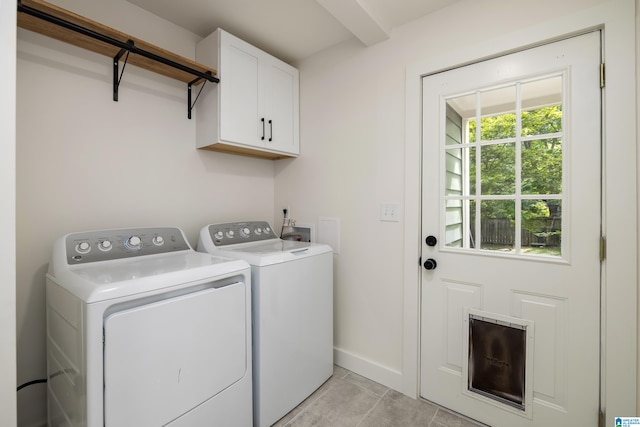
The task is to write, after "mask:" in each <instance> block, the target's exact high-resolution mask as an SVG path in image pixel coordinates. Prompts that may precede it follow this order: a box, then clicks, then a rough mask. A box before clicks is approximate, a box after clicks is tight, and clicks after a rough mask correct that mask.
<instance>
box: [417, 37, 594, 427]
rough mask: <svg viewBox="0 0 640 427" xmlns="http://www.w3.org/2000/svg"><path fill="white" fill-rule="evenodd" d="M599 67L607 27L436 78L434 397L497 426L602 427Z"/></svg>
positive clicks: (429, 355) (430, 175)
mask: <svg viewBox="0 0 640 427" xmlns="http://www.w3.org/2000/svg"><path fill="white" fill-rule="evenodd" d="M599 64H600V34H599V32H593V33H589V34H586V35H582V36H579V37H574V38H571V39H567V40H563V41H559V42H555V43H552V44H547V45H544V46H540V47H536V48H532V49H529V50H526V51H522V52H518V53H514V54H510V55H507V56H503V57H500V58H496V59H492V60H488V61H484V62H480V63H477V64H473V65H469V66H465V67H461V68H457V69H454V70H451V71H446V72H443V73H439V74H435V75H431V76H426V77H425V78H424V79H423V94H424V95H423V112H424V117H423V183H422V186H423V201H422V234H423V235H422V239H423V240H422V242H423V243H422V262H423V263H425V268H423V270H422V271H423V273H422V285H421V286H422V296H421V298H422V301H421V304H422V308H421V310H422V316H421V319H422V320H421V322H422V323H421V362H420V363H421V378H420V387H421V395H422V397H424V398H425V399H428V400H430V401H433V402H436V403H438V404H440V405H443V406H445V407H447V408H450V409H452V410H454V411H457V412H460V413H462V414H465V415H467V416H469V417H471V418H473V419H476V420H479V421H482V422H483V423H486V424H489V425H491V426H495V427H499V426H509V427H511V426H529V425H531V426H534V425H535V426H561V425H567V426H568V425H572V426H578V425H580V426H596V425H597V418H598V411H599V390H600V389H599V366H600V364H599V363H600V360H599V356H600V244H599V242H600V217H601V214H600V213H601V208H600V202H601V199H600V198H601V174H600V165H601V160H600V84H599V82H600V73H599V69H600V67H599ZM429 236H432V237H431V238H429V239H427V238H428V237H429ZM427 240H428V242H427ZM427 268H431V269H427Z"/></svg>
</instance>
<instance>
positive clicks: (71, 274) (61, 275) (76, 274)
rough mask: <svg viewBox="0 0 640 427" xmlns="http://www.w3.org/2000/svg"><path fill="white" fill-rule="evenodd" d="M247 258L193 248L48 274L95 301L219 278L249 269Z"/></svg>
mask: <svg viewBox="0 0 640 427" xmlns="http://www.w3.org/2000/svg"><path fill="white" fill-rule="evenodd" d="M248 268H249V266H248V265H247V263H246V262H244V261H240V260H230V259H227V258H222V257H219V256H213V255H209V254H204V253H200V252H195V251H193V250H191V249H189V250H186V251H182V252H174V253H166V254H158V255H149V256H145V257H139V258H129V259H120V260H111V261H103V262H97V263H90V264H84V265H81V266H74V267H73V268H70V269H66V270H62V271H57V272H56V273H55V274H53V273H49V274H47V277H48V278H49V279H50V280H53V281H54V282H56V283H57V284H58V285H60V286H61V287H63V288H64V289H67V290H68V291H69V292H71V293H73V294H74V295H76V296H77V297H78V298H80V299H81V300H83V301H85V302H88V303H91V302H97V301H104V300H108V299H112V298H118V297H123V296H130V295H135V294H141V293H145V292H151V291H155V290H158V289H163V288H167V287H171V286H175V285H181V284H185V283H189V282H196V281H202V280H207V279H211V280H213V279H216V278H219V277H221V276H228V275H232V274H234V273H239V272H240V271H242V270H243V269H248Z"/></svg>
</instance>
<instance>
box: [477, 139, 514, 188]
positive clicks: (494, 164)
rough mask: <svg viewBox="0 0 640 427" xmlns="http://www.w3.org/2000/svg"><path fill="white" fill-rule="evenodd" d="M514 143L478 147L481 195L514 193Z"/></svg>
mask: <svg viewBox="0 0 640 427" xmlns="http://www.w3.org/2000/svg"><path fill="white" fill-rule="evenodd" d="M515 163H516V150H515V144H513V143H507V144H493V145H485V146H482V147H481V148H480V183H481V190H482V194H483V195H498V194H500V195H505V194H514V193H515V187H516V173H515Z"/></svg>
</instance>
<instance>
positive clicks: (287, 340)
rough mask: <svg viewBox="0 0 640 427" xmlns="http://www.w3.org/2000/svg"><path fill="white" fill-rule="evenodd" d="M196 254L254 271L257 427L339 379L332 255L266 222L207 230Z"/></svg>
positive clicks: (254, 359) (207, 227)
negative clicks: (231, 261) (242, 263)
mask: <svg viewBox="0 0 640 427" xmlns="http://www.w3.org/2000/svg"><path fill="white" fill-rule="evenodd" d="M197 250H198V251H203V252H209V253H212V254H216V255H220V256H223V257H228V258H234V259H242V260H245V261H247V262H248V263H249V264H250V265H251V278H252V298H253V351H254V353H253V377H254V382H253V388H254V397H253V403H254V410H253V415H254V426H255V427H268V426H271V425H272V424H274V423H275V422H276V421H278V420H279V419H280V418H282V416H284V415H286V414H287V413H288V412H289V411H291V410H292V409H294V408H295V407H296V406H297V405H298V404H299V403H300V402H302V401H303V400H304V399H305V398H307V397H308V396H309V395H310V394H311V393H313V392H314V391H315V390H316V389H317V388H318V387H320V386H321V385H322V384H323V383H324V382H325V381H326V380H327V379H328V378H329V377H330V376H331V375H332V374H333V251H332V249H331V247H329V246H327V245H323V244H314V243H307V242H296V241H290V240H281V239H280V238H278V237H277V236H276V235H275V233H274V232H273V230H272V229H271V227H270V226H269V224H268V223H267V222H264V221H258V222H239V223H224V224H212V225H208V226H206V227H204V228H203V229H202V230H201V231H200V239H199V240H198V247H197Z"/></svg>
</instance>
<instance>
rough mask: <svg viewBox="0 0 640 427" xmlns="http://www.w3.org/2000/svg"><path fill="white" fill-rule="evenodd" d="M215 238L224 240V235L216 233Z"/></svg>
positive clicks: (220, 232)
mask: <svg viewBox="0 0 640 427" xmlns="http://www.w3.org/2000/svg"><path fill="white" fill-rule="evenodd" d="M213 237H215V238H216V239H217V240H222V238H223V237H224V234H223V233H222V231H216V232H215V234H214V235H213Z"/></svg>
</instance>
